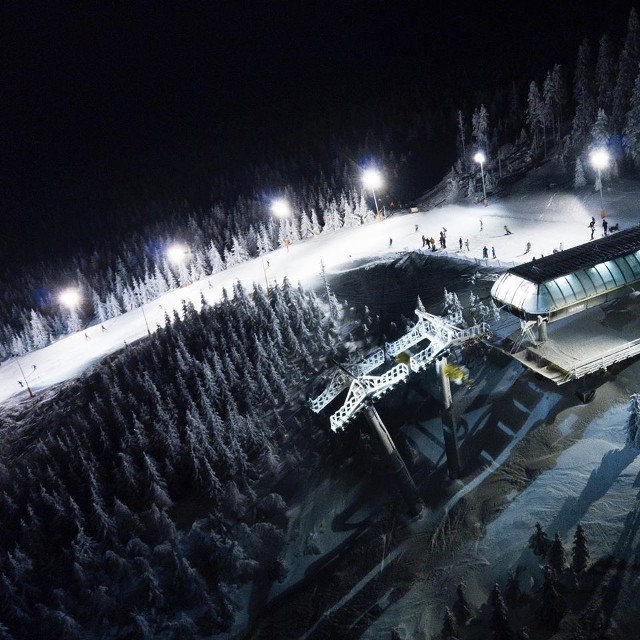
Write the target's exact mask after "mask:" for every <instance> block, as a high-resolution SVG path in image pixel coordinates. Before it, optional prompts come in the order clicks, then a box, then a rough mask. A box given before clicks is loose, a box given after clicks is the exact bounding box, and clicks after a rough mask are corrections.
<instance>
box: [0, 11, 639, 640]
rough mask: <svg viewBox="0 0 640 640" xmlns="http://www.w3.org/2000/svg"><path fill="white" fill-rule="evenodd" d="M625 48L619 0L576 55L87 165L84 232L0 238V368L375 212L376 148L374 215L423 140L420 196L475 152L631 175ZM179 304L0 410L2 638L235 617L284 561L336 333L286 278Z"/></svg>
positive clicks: (416, 165) (634, 50)
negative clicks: (139, 157)
mask: <svg viewBox="0 0 640 640" xmlns="http://www.w3.org/2000/svg"><path fill="white" fill-rule="evenodd" d="M639 64H640V22H639V21H638V16H637V13H636V11H635V10H634V9H632V10H631V12H630V16H629V21H628V24H627V25H626V33H625V36H624V38H622V39H620V40H619V41H615V40H613V39H612V38H611V37H609V36H608V35H607V34H603V36H602V38H601V39H600V41H599V42H598V43H590V42H588V41H587V40H585V41H584V42H583V43H582V45H581V46H580V48H579V50H578V52H577V55H576V57H575V60H574V61H572V62H566V63H563V64H556V65H554V66H552V67H551V68H549V69H543V70H536V71H535V77H533V78H531V77H530V75H529V74H530V73H531V75H533V73H534V72H533V71H531V72H529V71H528V70H524V71H523V72H522V74H521V75H520V76H519V78H518V79H516V80H514V79H513V78H510V79H508V81H507V80H505V78H503V77H500V78H497V79H496V81H495V82H492V83H489V82H488V81H486V80H485V81H484V82H483V83H482V86H481V87H480V86H479V83H478V82H477V81H476V82H473V81H472V80H471V79H469V78H461V79H460V85H459V86H458V87H457V90H456V91H458V92H454V89H452V88H451V87H449V88H448V89H447V88H442V90H441V91H439V92H438V91H434V90H427V88H426V87H424V86H421V85H420V84H418V83H417V84H416V85H415V86H414V87H412V88H411V89H408V90H407V91H406V92H403V93H402V94H396V93H394V92H390V93H389V94H388V95H384V96H381V97H380V99H379V100H377V101H371V102H369V103H368V104H367V105H362V104H357V105H356V104H354V105H352V109H351V110H350V112H348V113H346V114H345V115H344V116H343V117H342V118H341V119H340V121H332V120H331V119H330V118H327V119H326V120H324V119H319V120H315V121H314V122H312V123H307V124H306V125H302V126H301V129H300V130H298V131H296V132H295V133H296V136H293V135H292V136H290V137H286V136H285V137H283V140H282V141H281V146H280V147H279V148H278V149H277V150H269V151H267V150H265V149H259V148H257V149H253V150H252V153H253V155H252V157H251V160H250V161H249V160H246V161H245V162H241V161H238V162H237V164H236V165H234V167H231V168H229V169H228V170H226V171H218V170H217V169H216V170H215V171H214V170H213V168H211V167H209V166H208V165H207V163H206V162H202V163H201V164H197V163H196V162H195V161H193V165H190V166H188V167H186V168H185V174H188V175H189V176H190V178H189V179H188V180H184V181H180V180H179V179H178V178H177V177H175V176H173V177H172V176H168V175H163V174H161V175H155V176H154V177H153V178H152V177H151V173H152V172H150V174H148V175H147V174H142V175H139V176H137V179H136V180H134V179H133V178H131V180H130V182H126V181H123V182H118V181H117V180H116V178H117V176H103V177H102V178H101V179H103V180H105V181H108V180H110V179H113V183H111V184H109V185H108V188H107V187H105V189H106V191H109V194H110V197H109V198H105V201H104V203H101V204H100V205H96V208H95V209H93V210H88V211H86V212H85V214H86V218H87V229H86V235H87V236H88V237H89V238H90V241H87V242H85V243H84V244H82V247H83V248H82V249H78V250H77V251H74V252H73V253H66V252H63V251H58V250H54V249H53V247H52V250H51V252H49V253H46V254H45V253H42V252H41V253H40V254H38V255H32V256H29V259H26V258H25V260H24V261H17V262H15V263H10V262H9V261H5V259H4V258H5V256H6V255H10V254H11V255H15V254H19V253H20V250H21V249H20V248H13V249H12V248H10V247H8V242H9V240H8V239H7V238H4V237H3V238H0V243H1V244H0V250H1V251H0V253H1V254H2V255H1V256H0V257H1V258H2V259H1V260H0V361H3V360H6V359H8V358H11V357H13V356H15V355H17V356H19V355H22V354H24V353H26V352H28V351H32V350H35V349H39V348H42V347H44V346H46V345H47V344H50V343H51V342H53V341H55V340H57V339H59V338H60V337H62V336H64V335H66V334H69V333H73V332H75V331H78V330H79V329H80V328H81V327H83V326H88V325H91V324H96V323H102V322H106V321H107V320H109V319H110V318H113V317H116V316H118V315H119V314H121V313H123V312H126V311H128V310H131V309H133V308H135V307H137V306H140V305H141V304H144V303H146V302H148V301H151V300H154V299H155V298H157V297H158V296H160V295H162V294H163V293H165V292H167V291H169V290H172V289H177V288H179V287H180V286H182V285H184V284H187V283H192V282H196V281H197V280H199V279H201V278H203V277H204V276H207V275H210V274H213V273H217V272H219V271H221V270H223V269H226V268H229V267H232V266H234V265H237V264H239V263H241V262H243V261H246V260H248V259H250V258H254V257H256V256H260V255H265V254H267V253H268V252H269V251H271V250H272V249H274V248H276V247H280V246H282V244H283V242H284V240H285V239H289V240H291V241H293V242H295V241H297V240H300V239H303V238H307V237H311V236H313V235H317V234H320V233H331V232H334V231H337V230H339V229H341V228H343V227H354V226H358V225H361V224H369V223H371V222H373V220H374V207H373V202H372V200H371V198H370V197H369V196H368V194H367V193H366V192H365V191H364V190H363V188H362V185H361V183H360V169H361V168H362V166H361V165H362V164H364V163H366V162H368V161H370V160H372V159H375V163H377V164H378V165H379V166H381V167H384V170H385V173H386V177H387V180H388V183H389V185H390V186H389V187H388V188H387V191H386V192H385V194H383V195H382V198H381V204H382V206H383V207H384V208H385V209H386V210H387V211H389V210H392V209H394V208H396V207H397V206H398V203H401V204H402V205H406V204H408V203H410V202H411V201H412V200H413V199H416V198H418V196H420V195H421V194H422V193H423V191H424V190H425V189H426V188H427V187H429V181H428V180H427V179H426V178H425V176H426V175H427V172H426V170H425V166H426V165H427V164H428V162H429V161H430V160H432V159H433V158H434V157H435V156H438V157H439V161H440V162H441V165H439V166H438V171H439V172H440V173H439V174H438V176H437V178H435V177H434V176H433V175H429V177H430V178H433V180H432V182H436V181H437V180H439V179H440V177H441V176H445V177H444V178H443V179H442V182H441V183H440V185H439V187H441V191H439V192H438V193H439V194H440V195H438V197H437V198H435V199H434V200H433V205H434V206H436V205H437V204H442V203H444V202H455V201H474V200H476V201H477V198H478V194H479V193H481V189H482V187H481V186H480V185H481V182H480V172H479V170H478V166H477V164H476V163H474V162H473V161H472V160H471V157H472V155H473V152H474V151H475V150H477V149H478V148H482V149H484V150H485V151H486V153H487V164H486V166H485V167H484V171H485V178H486V181H487V187H488V189H490V190H491V191H494V192H497V191H499V190H500V189H502V188H506V187H507V186H508V183H509V180H510V179H512V178H513V177H514V176H515V175H516V174H517V173H518V172H519V171H523V170H524V169H523V168H530V167H531V166H533V165H534V164H536V163H541V162H544V161H545V160H546V159H548V158H549V157H550V156H551V154H552V153H553V154H554V156H555V157H556V158H557V159H558V160H559V162H561V163H562V165H563V167H564V169H565V173H566V175H568V176H573V180H571V182H572V183H573V184H574V185H575V186H580V185H583V184H584V181H585V173H587V174H589V172H590V171H591V169H590V168H589V167H588V162H587V159H586V158H587V155H588V152H589V150H590V149H592V148H595V147H596V146H600V145H602V144H606V145H607V147H608V148H609V150H610V153H611V156H612V158H613V160H614V162H613V163H612V166H611V167H610V169H609V171H611V172H612V173H613V174H615V173H616V172H619V173H620V174H622V173H624V172H627V173H629V174H634V175H635V174H637V170H638V168H639V167H640V133H639V131H640V74H639V73H638V69H639V68H640V67H639ZM525 74H526V77H525ZM300 140H305V144H302V143H301V142H300ZM443 150H444V151H443ZM192 169H193V171H191V170H192ZM403 176H404V178H403ZM407 176H411V180H409V179H408V178H407ZM593 177H594V176H593V175H592V174H589V178H590V179H592V178H593ZM403 180H404V183H403ZM116 183H117V184H118V187H116V186H114V184H116ZM134 183H135V184H134ZM409 183H411V184H409ZM158 185H160V186H158ZM416 185H419V186H416ZM106 191H105V193H106ZM114 192H115V193H114ZM274 192H277V193H278V194H282V195H286V196H287V198H288V200H289V202H290V203H291V206H292V211H293V215H292V217H291V218H289V219H287V220H286V221H284V222H279V221H276V220H275V219H274V218H273V216H272V215H271V214H270V213H269V211H268V204H269V203H268V201H269V198H268V195H266V194H269V193H274ZM109 207H113V210H112V211H111V212H109ZM115 212H117V214H118V215H113V216H110V215H104V214H105V213H115ZM51 229H52V230H53V226H52V227H51ZM175 241H181V242H183V243H185V245H188V247H189V249H190V259H189V261H188V262H186V263H184V264H182V265H180V266H176V265H172V264H170V263H169V262H168V260H167V259H166V253H165V250H166V248H167V246H168V245H169V244H171V243H172V242H175ZM9 265H11V266H9ZM70 282H73V283H74V284H75V285H76V286H79V287H80V288H81V289H82V290H83V292H84V299H83V302H82V306H81V307H80V308H79V309H78V311H77V313H75V312H69V311H68V310H65V309H63V308H62V307H61V306H60V305H59V304H58V303H57V301H56V292H57V291H58V290H59V289H60V287H61V286H63V285H65V284H67V283H70ZM182 311H183V312H182V313H181V314H174V315H172V316H167V317H166V322H165V325H164V326H163V327H161V328H160V329H159V330H158V331H157V332H155V333H154V335H153V336H152V337H151V338H149V339H145V340H141V341H140V342H138V343H136V344H130V345H127V346H126V348H125V349H124V350H123V351H122V352H121V353H118V354H116V355H113V356H112V357H110V358H108V359H107V360H106V361H104V362H102V363H99V364H98V365H96V366H95V368H94V369H92V370H91V371H90V372H88V373H87V374H85V375H84V376H83V377H81V378H80V379H78V380H75V381H71V382H68V383H65V384H61V385H59V387H58V388H55V389H51V390H49V391H48V392H47V395H45V396H44V397H41V398H39V399H38V402H36V403H27V402H25V403H21V402H18V401H16V402H15V403H13V404H12V405H11V406H10V407H7V408H6V409H3V415H2V423H1V427H0V428H1V429H2V431H1V438H2V447H1V448H0V513H1V514H2V527H1V528H0V549H1V550H2V554H0V580H1V585H0V635H2V637H3V638H16V639H22V638H25V639H26V638H29V639H30V638H40V637H43V635H42V630H43V629H46V630H47V636H46V637H50V638H82V639H84V638H111V637H113V638H123V639H124V638H167V639H169V638H175V639H178V638H180V639H182V638H189V637H200V636H211V635H214V634H216V633H219V632H223V631H225V630H228V629H229V628H230V626H231V625H232V623H233V620H234V616H235V614H236V611H237V610H238V609H239V603H240V602H243V603H244V606H245V608H246V600H247V594H246V590H247V589H248V587H247V585H251V584H254V585H255V584H260V583H261V582H265V581H267V582H268V581H274V580H278V579H281V578H282V577H283V576H284V575H285V572H286V570H287V568H286V566H284V565H283V563H282V562H281V559H280V551H281V548H282V544H283V541H284V532H285V530H286V526H287V514H286V511H287V501H288V498H289V495H287V487H290V486H291V484H292V483H283V482H281V480H282V475H283V474H284V473H286V474H296V473H298V472H299V469H300V468H301V467H302V466H303V465H302V461H304V462H305V464H307V466H308V465H309V464H313V463H312V462H311V461H312V460H316V457H314V456H313V455H312V454H313V452H314V449H315V448H317V447H319V446H320V445H319V444H318V443H317V441H316V440H314V438H313V437H312V429H313V427H312V425H313V421H312V419H311V417H310V415H309V414H308V413H307V409H306V408H305V397H306V394H305V390H306V389H305V387H306V384H307V382H308V381H309V380H310V379H311V378H312V377H313V376H314V374H315V373H316V372H317V370H318V369H320V368H321V367H322V365H323V364H324V363H326V362H327V360H328V359H329V358H331V356H332V354H333V351H334V350H335V349H336V348H337V346H336V342H337V339H336V335H337V334H336V331H337V329H336V327H334V325H333V320H332V318H331V315H330V314H329V313H328V312H327V308H325V307H324V306H323V305H321V304H320V303H319V301H318V300H317V299H316V297H315V295H314V293H313V292H310V291H305V290H303V289H301V288H300V287H297V286H295V283H290V282H288V281H284V282H283V283H282V284H281V285H279V286H276V287H274V288H273V289H271V290H270V291H269V292H265V291H264V290H263V289H262V288H260V287H259V286H255V287H254V288H253V290H252V291H250V292H249V291H246V290H244V289H243V288H242V287H241V286H240V285H236V286H235V287H234V289H233V291H232V292H231V294H230V295H225V297H224V299H223V300H222V302H220V303H219V304H216V305H215V306H209V305H208V304H206V302H205V300H204V299H203V305H202V308H201V309H200V310H196V309H195V308H194V307H193V306H191V305H189V304H185V305H184V308H183V310H182ZM388 329H389V327H386V326H385V327H381V328H380V330H381V333H385V332H387V331H388ZM243 589H244V590H245V591H244V592H243ZM552 595H553V594H552ZM501 598H502V596H501V594H500V593H499V592H497V593H496V594H495V596H494V603H493V605H494V608H495V610H496V611H497V614H496V620H497V621H498V622H497V624H498V626H499V622H500V615H499V614H501V612H502V610H503V608H504V603H503V602H502V600H501ZM463 608H464V607H463ZM455 613H456V612H455V610H454V611H453V614H455ZM453 614H452V615H453ZM450 617H451V616H449V615H448V616H447V620H446V629H447V631H449V630H450V628H451V620H450ZM501 637H507V636H501Z"/></svg>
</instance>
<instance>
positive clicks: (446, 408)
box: [439, 358, 461, 480]
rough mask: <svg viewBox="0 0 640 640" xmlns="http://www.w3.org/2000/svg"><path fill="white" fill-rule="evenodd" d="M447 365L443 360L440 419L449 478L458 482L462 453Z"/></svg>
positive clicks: (445, 360) (440, 371)
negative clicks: (446, 370) (446, 371)
mask: <svg viewBox="0 0 640 640" xmlns="http://www.w3.org/2000/svg"><path fill="white" fill-rule="evenodd" d="M446 365H447V359H446V358H442V360H441V362H440V363H439V374H440V391H441V396H442V409H441V411H440V417H441V419H442V434H443V436H444V451H445V454H446V456H447V469H448V471H449V478H451V480H457V479H458V478H459V477H460V467H461V465H460V451H459V449H458V434H457V425H456V417H455V414H454V412H453V401H452V398H451V382H450V380H449V377H448V376H447V375H446V374H445V367H446Z"/></svg>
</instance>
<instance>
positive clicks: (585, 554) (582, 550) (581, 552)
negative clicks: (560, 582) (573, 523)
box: [571, 524, 589, 575]
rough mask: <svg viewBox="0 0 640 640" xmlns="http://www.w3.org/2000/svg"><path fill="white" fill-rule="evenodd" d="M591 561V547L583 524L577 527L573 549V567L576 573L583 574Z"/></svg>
mask: <svg viewBox="0 0 640 640" xmlns="http://www.w3.org/2000/svg"><path fill="white" fill-rule="evenodd" d="M587 562H589V547H588V546H587V539H586V537H585V535H584V529H583V528H582V525H581V524H578V526H577V527H576V533H575V536H574V538H573V549H572V550H571V568H572V569H573V571H574V573H576V574H578V575H579V574H581V573H582V572H583V571H584V570H585V569H586V568H587Z"/></svg>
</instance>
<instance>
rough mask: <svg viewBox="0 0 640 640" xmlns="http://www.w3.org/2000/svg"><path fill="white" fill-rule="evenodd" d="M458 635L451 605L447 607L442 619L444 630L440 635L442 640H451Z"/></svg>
mask: <svg viewBox="0 0 640 640" xmlns="http://www.w3.org/2000/svg"><path fill="white" fill-rule="evenodd" d="M455 635H456V625H455V622H454V620H453V613H451V609H449V607H445V611H444V619H443V621H442V631H441V632H440V637H441V638H442V640H451V639H452V638H454V637H455Z"/></svg>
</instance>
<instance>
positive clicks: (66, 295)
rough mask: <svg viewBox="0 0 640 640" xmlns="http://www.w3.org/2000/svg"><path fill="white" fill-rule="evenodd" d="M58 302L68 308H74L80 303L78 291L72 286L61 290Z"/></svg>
mask: <svg viewBox="0 0 640 640" xmlns="http://www.w3.org/2000/svg"><path fill="white" fill-rule="evenodd" d="M58 302H59V303H60V304H62V305H64V306H65V307H68V308H69V309H75V308H76V307H77V306H78V305H79V304H80V292H79V291H78V290H77V289H74V288H73V287H70V288H69V289H65V290H64V291H61V292H60V294H59V295H58Z"/></svg>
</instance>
